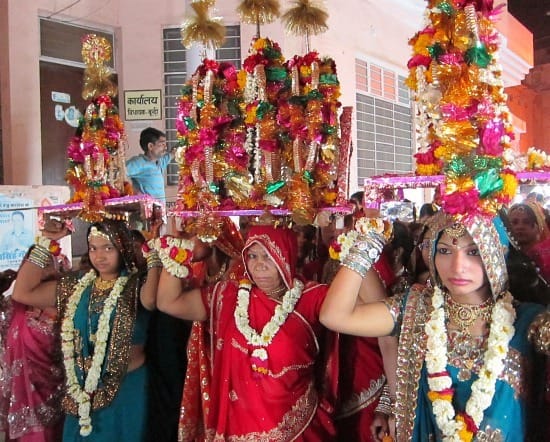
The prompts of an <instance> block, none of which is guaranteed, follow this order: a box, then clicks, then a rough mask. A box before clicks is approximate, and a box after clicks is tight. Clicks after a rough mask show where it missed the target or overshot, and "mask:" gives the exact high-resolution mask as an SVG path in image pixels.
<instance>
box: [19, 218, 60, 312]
mask: <svg viewBox="0 0 550 442" xmlns="http://www.w3.org/2000/svg"><path fill="white" fill-rule="evenodd" d="M69 232H70V229H69V228H68V226H67V224H66V223H65V222H59V221H53V220H49V221H48V222H46V225H45V227H44V230H43V231H42V236H40V237H39V240H38V244H36V245H34V246H32V247H31V248H30V250H29V253H28V255H27V258H25V259H24V260H23V263H22V264H21V267H20V268H19V271H18V272H17V279H16V280H15V285H14V288H13V294H12V298H13V299H14V300H15V301H17V302H20V303H21V304H26V305H31V306H33V307H38V308H41V309H44V308H47V307H55V301H56V298H55V296H56V295H55V291H56V285H57V282H56V281H47V282H42V276H43V273H44V269H45V268H46V267H48V266H49V265H50V264H51V263H52V259H54V257H53V254H59V253H60V251H61V249H60V248H59V243H58V242H57V240H59V239H61V238H63V237H64V236H66V235H67V234H68V233H69ZM52 253H53V254H52Z"/></svg>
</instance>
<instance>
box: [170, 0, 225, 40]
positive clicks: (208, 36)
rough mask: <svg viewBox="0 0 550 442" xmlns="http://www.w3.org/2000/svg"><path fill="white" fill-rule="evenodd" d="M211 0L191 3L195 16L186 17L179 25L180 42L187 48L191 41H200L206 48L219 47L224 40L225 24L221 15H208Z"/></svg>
mask: <svg viewBox="0 0 550 442" xmlns="http://www.w3.org/2000/svg"><path fill="white" fill-rule="evenodd" d="M212 4H213V1H212V0H202V1H196V2H193V3H191V5H190V6H191V7H192V8H193V10H194V11H195V14H196V15H195V16H191V17H188V18H187V19H186V20H185V21H184V23H183V25H182V26H181V31H180V33H181V43H182V44H183V46H185V47H186V48H189V47H190V46H192V45H193V43H200V44H202V45H203V46H205V47H207V48H212V49H215V48H219V47H221V46H222V45H223V42H224V40H225V26H224V25H223V23H222V19H221V17H210V16H209V15H208V12H209V8H210V6H212Z"/></svg>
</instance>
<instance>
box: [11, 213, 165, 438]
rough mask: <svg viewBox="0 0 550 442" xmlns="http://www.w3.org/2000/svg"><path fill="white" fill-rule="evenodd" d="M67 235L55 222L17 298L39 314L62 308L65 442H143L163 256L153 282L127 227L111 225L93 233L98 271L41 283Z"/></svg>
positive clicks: (154, 260)
mask: <svg viewBox="0 0 550 442" xmlns="http://www.w3.org/2000/svg"><path fill="white" fill-rule="evenodd" d="M66 234H67V229H66V228H65V226H64V225H62V224H61V223H49V224H47V225H46V227H45V229H44V230H43V231H42V238H41V239H40V241H39V243H38V244H36V245H35V246H33V247H32V248H31V250H30V252H29V255H28V258H27V259H26V260H25V261H24V263H23V264H22V265H21V268H20V269H19V274H18V278H17V281H16V284H15V288H14V293H13V298H14V299H15V300H16V301H18V302H21V303H24V304H27V305H33V306H35V307H39V308H46V307H52V306H57V309H58V315H59V318H60V321H61V349H62V353H63V364H64V371H65V385H66V392H65V396H64V398H63V409H64V411H65V413H66V417H65V424H64V428H63V440H64V441H80V440H89V441H94V442H98V441H101V442H103V441H113V440H124V441H141V440H143V437H144V429H145V422H146V417H145V416H146V407H145V404H146V399H147V398H146V375H147V369H146V365H145V352H144V343H145V337H146V332H147V323H148V318H149V314H148V310H151V309H153V308H154V306H155V295H156V285H157V282H158V275H159V273H160V261H159V259H158V256H152V255H151V256H149V258H148V263H147V266H148V268H149V271H148V272H147V278H146V280H145V281H144V280H143V278H142V277H141V276H140V275H139V274H138V273H137V272H135V252H134V247H133V244H132V240H131V237H130V234H129V231H128V229H127V227H126V225H125V224H124V223H123V222H121V221H112V220H105V221H102V222H97V223H94V224H92V225H91V226H90V228H89V229H88V236H87V239H88V252H89V256H90V263H91V265H92V269H91V270H90V271H88V272H87V273H85V274H81V273H78V272H76V273H69V274H67V275H64V276H62V277H61V278H60V279H59V280H58V281H51V282H41V281H40V276H41V269H42V268H43V267H44V266H45V265H46V263H47V261H48V259H49V253H50V251H51V250H52V249H54V248H55V245H56V242H57V239H59V238H61V237H63V236H64V235H66Z"/></svg>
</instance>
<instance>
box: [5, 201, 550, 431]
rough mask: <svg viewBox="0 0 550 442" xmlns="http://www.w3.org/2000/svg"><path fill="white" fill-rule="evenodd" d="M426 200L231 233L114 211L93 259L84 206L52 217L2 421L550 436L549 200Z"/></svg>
mask: <svg viewBox="0 0 550 442" xmlns="http://www.w3.org/2000/svg"><path fill="white" fill-rule="evenodd" d="M430 208H433V206H430ZM427 212H428V213H427V214H426V217H422V218H419V222H416V223H403V222H399V221H396V222H394V223H393V229H391V231H392V233H391V234H390V229H388V223H387V222H386V223H385V222H382V221H380V220H375V219H374V218H370V217H366V216H364V215H365V213H363V209H361V208H360V207H358V209H357V211H356V213H355V214H354V215H350V216H347V217H345V218H343V219H339V218H335V217H329V218H328V219H327V220H326V223H325V225H324V226H323V227H322V228H320V229H319V228H314V227H312V226H307V227H296V226H295V227H294V228H293V229H292V228H289V227H288V226H281V225H279V226H275V225H274V223H273V222H272V221H273V220H271V223H265V222H263V221H261V222H258V223H254V222H251V223H250V226H249V228H247V231H246V236H245V237H244V238H243V235H242V233H243V232H244V231H239V229H238V228H237V227H236V226H235V224H234V223H233V222H232V221H231V220H230V219H229V218H227V219H219V220H217V221H216V223H217V226H216V228H217V230H218V235H217V236H216V238H215V239H213V237H209V238H205V237H203V236H201V235H200V232H198V231H197V225H196V224H194V223H193V222H192V221H189V222H186V223H184V226H183V230H184V231H182V232H179V234H178V235H176V236H162V237H159V236H158V235H157V234H155V235H152V237H147V238H144V237H143V236H141V235H140V234H139V232H135V231H134V232H133V231H130V230H129V228H128V227H127V226H126V224H125V223H124V222H123V221H113V220H104V221H101V222H97V223H94V224H91V225H90V226H89V228H88V235H87V241H88V264H87V265H86V266H84V265H83V266H82V268H80V269H78V270H75V271H69V270H68V269H67V268H66V267H67V266H66V265H65V263H64V261H63V260H62V256H63V255H62V254H61V253H60V249H59V244H58V240H59V239H60V238H62V237H63V236H65V235H67V234H68V233H69V230H70V224H68V223H65V222H62V221H52V222H49V223H47V224H46V225H45V227H44V229H43V231H42V234H41V236H40V237H39V238H38V239H37V243H36V244H35V245H34V246H32V247H31V248H30V250H29V252H28V253H27V255H26V258H25V260H24V261H23V263H22V264H21V267H20V268H19V269H18V271H17V274H15V272H4V274H3V275H2V276H3V279H2V281H1V282H2V285H1V286H0V289H2V290H3V291H5V290H6V289H7V288H8V287H9V286H10V285H11V283H12V281H13V280H14V279H15V284H14V285H13V288H12V289H13V292H12V294H11V296H10V297H9V298H4V300H3V304H2V313H3V317H2V330H1V332H2V333H1V338H2V352H1V358H0V363H1V369H2V378H1V382H0V425H1V427H0V428H2V429H3V430H4V431H5V432H6V437H7V439H8V440H21V441H44V442H47V441H58V440H63V441H81V440H82V441H142V440H147V439H149V440H162V441H167V442H168V441H172V440H178V439H179V440H180V441H195V440H197V441H198V440H208V441H221V440H229V441H294V440H302V441H331V440H342V441H373V440H384V439H385V438H387V440H390V439H389V438H390V437H392V438H393V440H397V441H407V440H413V441H430V440H434V441H437V440H445V441H451V440H453V441H455V440H456V441H459V440H465V441H470V440H477V441H497V440H498V441H521V440H525V441H544V440H548V438H549V437H550V435H549V434H550V433H549V432H548V428H545V425H547V424H546V421H547V419H545V417H547V415H548V411H549V408H548V404H549V402H550V401H549V399H550V398H549V397H548V386H549V384H548V382H545V379H549V378H547V377H545V376H546V375H545V373H546V371H545V370H546V365H547V364H546V359H545V358H546V356H547V355H544V354H542V353H540V352H539V353H537V352H535V348H536V346H535V345H534V344H537V343H536V342H533V339H531V340H530V339H529V337H530V336H538V337H539V338H540V334H539V335H537V334H536V333H533V332H532V329H531V328H530V327H531V324H532V323H533V322H534V321H536V318H537V317H538V315H539V314H540V313H542V312H543V311H544V310H545V307H546V305H547V304H548V299H549V292H548V286H547V283H546V280H547V277H548V276H550V275H549V273H548V272H549V271H548V268H549V267H550V265H549V264H548V263H547V262H546V261H547V259H546V256H547V254H548V252H547V249H548V247H547V246H546V245H545V241H546V240H548V241H550V235H548V232H549V230H548V220H547V219H546V218H545V212H544V210H543V209H542V207H541V206H540V205H539V204H538V203H537V202H536V201H525V202H524V203H522V204H518V205H515V206H513V207H511V208H510V209H509V210H508V212H507V213H504V212H503V213H502V215H501V216H500V217H498V218H496V219H495V220H493V222H492V223H487V222H486V221H485V220H482V219H477V218H475V217H470V218H469V219H467V220H464V219H458V218H456V217H452V216H450V215H448V214H445V213H443V212H441V211H437V210H435V209H434V210H428V211H427ZM422 215H424V213H422ZM155 231H156V230H155ZM83 262H84V261H83ZM159 311H160V312H163V313H162V314H168V315H170V317H172V318H175V319H174V321H180V320H181V321H182V322H176V324H177V325H176V326H174V324H172V325H171V326H170V327H169V328H166V327H163V325H162V324H165V322H163V320H160V319H159V318H160V316H158V315H160V314H161V313H159ZM539 322H540V321H539ZM182 324H185V325H183V326H180V325H182ZM530 331H531V333H530ZM170 343H172V344H173V345H171V344H170ZM185 343H187V345H186V346H185ZM538 347H539V348H540V345H538ZM185 350H186V352H187V358H185V354H184V352H185ZM182 360H183V362H182ZM159 361H161V362H162V363H160V362H159ZM167 373H168V374H167ZM174 379H175V380H174ZM178 381H179V382H178ZM182 385H183V388H182ZM153 410H156V412H154V411H153ZM161 435H162V436H161Z"/></svg>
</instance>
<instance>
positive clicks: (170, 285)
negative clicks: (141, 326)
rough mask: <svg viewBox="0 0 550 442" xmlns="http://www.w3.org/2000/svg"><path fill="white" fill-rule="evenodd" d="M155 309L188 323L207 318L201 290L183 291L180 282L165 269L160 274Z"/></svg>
mask: <svg viewBox="0 0 550 442" xmlns="http://www.w3.org/2000/svg"><path fill="white" fill-rule="evenodd" d="M157 307H158V309H159V310H160V311H162V312H164V313H167V314H169V315H171V316H174V317H176V318H180V319H188V320H190V321H205V320H206V319H207V317H208V316H207V312H206V308H205V307H204V304H203V302H202V297H201V290H200V289H191V290H188V291H183V290H182V284H181V280H180V279H179V278H177V277H175V276H173V275H171V274H170V273H169V272H168V271H167V270H166V269H163V270H162V272H161V274H160V280H159V284H158V290H157Z"/></svg>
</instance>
